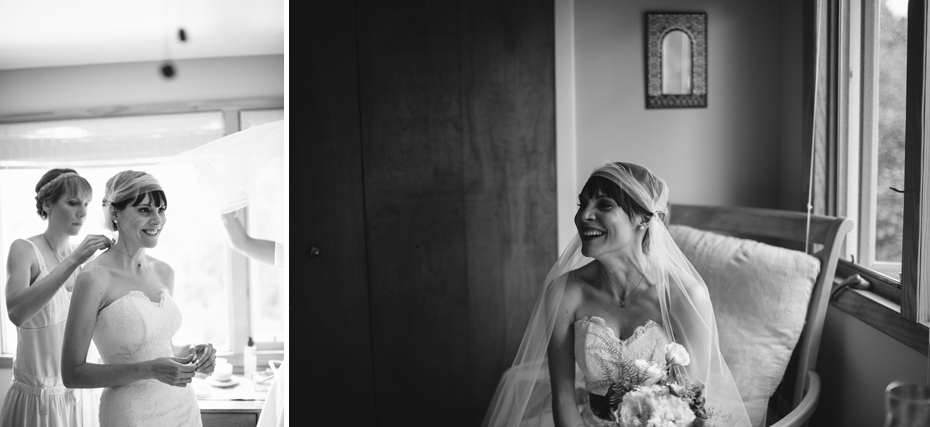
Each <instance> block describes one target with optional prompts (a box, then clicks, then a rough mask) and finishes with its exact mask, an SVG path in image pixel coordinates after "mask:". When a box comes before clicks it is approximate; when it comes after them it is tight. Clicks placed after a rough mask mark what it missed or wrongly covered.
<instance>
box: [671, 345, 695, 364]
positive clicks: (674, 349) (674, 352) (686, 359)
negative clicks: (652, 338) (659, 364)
mask: <svg viewBox="0 0 930 427" xmlns="http://www.w3.org/2000/svg"><path fill="white" fill-rule="evenodd" d="M665 361H666V362H667V363H668V365H669V366H672V365H681V366H688V364H689V363H691V356H690V355H688V350H685V348H684V347H683V346H682V345H681V344H678V343H675V342H673V343H669V344H668V345H666V346H665Z"/></svg>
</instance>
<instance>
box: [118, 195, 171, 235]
mask: <svg viewBox="0 0 930 427" xmlns="http://www.w3.org/2000/svg"><path fill="white" fill-rule="evenodd" d="M157 205H158V206H156V203H155V200H154V199H153V198H152V196H151V193H149V194H146V195H145V197H144V198H143V199H142V201H140V202H139V204H138V205H136V206H132V205H131V204H130V205H128V206H126V208H125V209H123V210H121V211H119V213H118V214H117V220H118V221H119V238H120V240H123V239H126V243H133V244H135V246H136V247H145V248H154V247H155V245H157V244H158V237H159V236H161V231H162V228H163V227H164V226H165V222H167V221H168V217H167V216H166V215H165V210H166V206H165V203H164V201H162V203H158V204H157Z"/></svg>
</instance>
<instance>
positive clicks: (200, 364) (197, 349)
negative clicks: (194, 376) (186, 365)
mask: <svg viewBox="0 0 930 427" xmlns="http://www.w3.org/2000/svg"><path fill="white" fill-rule="evenodd" d="M188 351H189V352H190V353H191V356H193V357H194V366H195V367H196V368H197V372H201V373H204V374H212V373H213V364H214V362H215V361H216V350H215V349H214V348H213V344H210V343H206V344H197V345H195V346H192V347H191V348H190V349H189V350H188Z"/></svg>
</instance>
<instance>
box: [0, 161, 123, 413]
mask: <svg viewBox="0 0 930 427" xmlns="http://www.w3.org/2000/svg"><path fill="white" fill-rule="evenodd" d="M35 190H36V196H35V200H36V210H37V212H38V214H39V217H41V218H42V219H43V220H45V219H47V220H48V226H47V227H46V229H45V231H44V232H43V233H42V234H38V235H35V236H32V237H29V238H27V239H17V240H15V241H14V242H13V244H12V245H11V246H10V251H9V257H8V259H7V283H6V304H7V311H8V312H9V315H10V321H12V322H13V324H14V325H16V333H17V345H16V356H15V358H14V359H13V379H12V381H11V382H10V389H9V391H8V392H7V394H6V398H5V399H4V401H3V407H2V409H0V426H3V427H7V426H10V427H13V426H17V427H19V426H49V427H58V426H85V425H89V424H87V423H85V422H83V421H82V420H93V419H94V418H96V417H95V416H94V415H93V414H92V412H95V410H96V402H92V401H88V400H93V397H94V394H93V393H88V392H84V391H79V390H71V389H67V388H65V386H64V384H63V383H62V379H61V347H62V339H63V337H64V332H65V320H67V318H68V307H69V305H70V302H71V291H72V288H73V287H74V279H75V277H76V276H77V274H76V273H77V272H78V271H79V270H80V268H81V265H82V264H84V263H85V262H86V261H87V260H88V259H90V258H91V257H92V256H93V255H94V254H95V253H96V252H97V251H98V250H101V249H106V248H108V247H109V246H110V245H111V244H113V241H112V240H110V239H109V238H108V237H106V236H101V235H88V236H87V237H85V238H84V241H82V242H81V244H80V245H78V247H77V248H72V246H71V244H70V243H69V238H70V237H71V236H76V235H77V234H78V233H79V232H80V231H81V227H82V226H83V225H84V219H85V218H86V217H87V205H88V204H89V203H90V200H91V195H92V190H91V187H90V184H88V182H87V180H85V179H84V178H82V177H81V176H80V175H78V174H77V172H75V171H74V170H72V169H52V170H50V171H48V172H46V173H45V175H43V176H42V178H41V179H40V180H39V182H38V184H36V187H35ZM88 410H89V412H91V413H88ZM90 425H93V423H92V424H90Z"/></svg>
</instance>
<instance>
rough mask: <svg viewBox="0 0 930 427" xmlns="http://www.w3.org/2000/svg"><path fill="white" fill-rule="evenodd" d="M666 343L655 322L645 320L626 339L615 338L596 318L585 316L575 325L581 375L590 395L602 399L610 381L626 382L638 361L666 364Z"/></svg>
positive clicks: (576, 348)
mask: <svg viewBox="0 0 930 427" xmlns="http://www.w3.org/2000/svg"><path fill="white" fill-rule="evenodd" d="M668 343H669V341H668V338H666V336H665V331H664V330H663V329H662V327H661V326H659V324H658V323H656V322H654V321H652V320H647V321H646V323H644V324H642V325H640V326H639V327H637V328H636V330H635V331H633V335H630V337H629V338H627V339H626V340H621V339H619V338H617V337H616V335H614V331H613V329H611V328H610V327H609V326H607V324H606V323H605V322H604V319H602V318H600V317H597V316H586V317H583V318H581V319H579V320H578V321H576V322H575V361H576V362H577V363H578V366H579V367H580V368H581V372H583V373H584V379H585V388H586V389H587V390H588V392H589V393H594V394H597V395H600V396H603V395H605V394H606V393H607V387H608V386H609V385H610V382H611V381H614V382H617V383H624V382H629V381H627V379H628V378H630V377H631V376H632V375H633V374H634V373H635V372H638V369H637V368H636V367H635V366H634V365H633V362H635V361H636V360H637V359H643V360H645V361H647V362H651V363H659V364H664V363H665V346H666V345H667V344H668Z"/></svg>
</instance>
